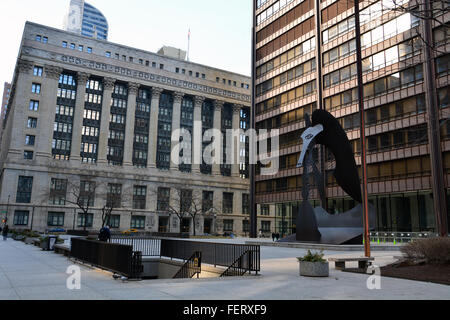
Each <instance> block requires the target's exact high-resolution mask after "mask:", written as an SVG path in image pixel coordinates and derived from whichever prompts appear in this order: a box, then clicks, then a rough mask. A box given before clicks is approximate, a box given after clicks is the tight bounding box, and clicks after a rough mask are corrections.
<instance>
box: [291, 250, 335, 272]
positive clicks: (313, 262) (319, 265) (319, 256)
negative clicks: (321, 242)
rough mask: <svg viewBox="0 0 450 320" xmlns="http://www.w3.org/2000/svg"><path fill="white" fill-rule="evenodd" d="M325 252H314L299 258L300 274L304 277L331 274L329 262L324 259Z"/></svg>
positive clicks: (309, 251)
mask: <svg viewBox="0 0 450 320" xmlns="http://www.w3.org/2000/svg"><path fill="white" fill-rule="evenodd" d="M323 256H324V255H323V253H322V252H321V253H314V254H313V253H312V252H311V250H308V254H307V255H306V256H304V257H301V258H297V259H298V261H299V266H300V275H301V276H304V277H328V276H329V275H330V266H329V263H328V262H327V261H326V260H325V259H323Z"/></svg>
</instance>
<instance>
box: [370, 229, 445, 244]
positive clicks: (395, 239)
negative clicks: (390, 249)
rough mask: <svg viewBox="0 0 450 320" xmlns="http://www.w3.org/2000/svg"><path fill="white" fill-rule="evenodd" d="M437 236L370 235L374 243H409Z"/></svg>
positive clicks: (397, 233) (417, 233)
mask: <svg viewBox="0 0 450 320" xmlns="http://www.w3.org/2000/svg"><path fill="white" fill-rule="evenodd" d="M436 236H437V235H436V234H435V233H433V232H389V231H378V232H371V233H370V241H371V242H372V243H377V244H383V243H393V244H397V243H409V242H412V241H415V240H420V239H427V238H434V237H436Z"/></svg>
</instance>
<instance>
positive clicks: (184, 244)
mask: <svg viewBox="0 0 450 320" xmlns="http://www.w3.org/2000/svg"><path fill="white" fill-rule="evenodd" d="M196 251H199V252H201V253H202V262H203V263H206V264H210V265H214V267H217V266H222V267H226V268H229V267H230V266H231V265H232V264H233V263H235V262H236V260H237V259H238V258H239V257H241V256H242V255H243V254H244V253H246V252H248V259H249V260H250V261H251V262H250V263H248V264H247V265H246V266H247V272H248V273H249V274H251V273H252V272H255V273H256V274H258V272H259V271H261V268H260V263H261V256H260V253H261V252H260V246H258V245H238V244H226V243H211V242H199V241H183V240H170V239H161V256H162V257H170V258H175V259H181V260H184V261H186V260H188V259H189V258H190V257H191V256H192V254H193V253H194V252H196Z"/></svg>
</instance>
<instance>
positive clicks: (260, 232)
mask: <svg viewBox="0 0 450 320" xmlns="http://www.w3.org/2000/svg"><path fill="white" fill-rule="evenodd" d="M259 238H260V239H261V238H262V230H261V229H260V230H259Z"/></svg>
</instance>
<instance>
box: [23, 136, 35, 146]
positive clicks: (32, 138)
mask: <svg viewBox="0 0 450 320" xmlns="http://www.w3.org/2000/svg"><path fill="white" fill-rule="evenodd" d="M35 140H36V137H35V136H31V135H27V136H26V137H25V145H27V146H34V143H35Z"/></svg>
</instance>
